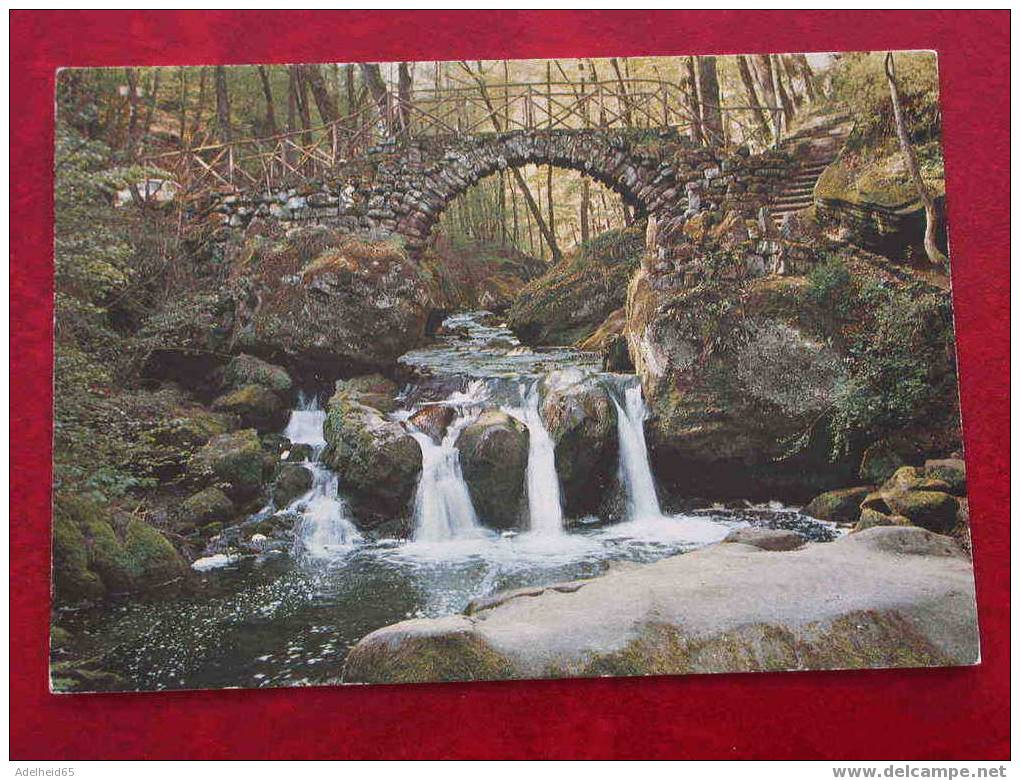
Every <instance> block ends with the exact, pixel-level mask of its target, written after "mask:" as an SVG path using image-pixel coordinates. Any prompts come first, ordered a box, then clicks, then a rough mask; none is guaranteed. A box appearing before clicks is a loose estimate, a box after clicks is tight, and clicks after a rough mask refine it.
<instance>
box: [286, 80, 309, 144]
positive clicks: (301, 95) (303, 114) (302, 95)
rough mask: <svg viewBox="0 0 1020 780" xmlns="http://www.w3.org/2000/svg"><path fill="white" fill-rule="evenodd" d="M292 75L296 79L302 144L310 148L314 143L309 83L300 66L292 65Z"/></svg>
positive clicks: (295, 100) (296, 98)
mask: <svg viewBox="0 0 1020 780" xmlns="http://www.w3.org/2000/svg"><path fill="white" fill-rule="evenodd" d="M291 74H292V78H293V79H294V105H295V106H296V107H297V115H298V118H299V119H300V120H301V129H302V130H303V131H304V132H303V133H301V143H302V144H304V145H305V146H308V145H309V144H311V142H312V134H311V133H310V132H309V131H310V130H311V129H312V112H311V108H310V107H309V105H308V82H307V81H305V77H304V73H303V72H302V70H301V66H300V65H291Z"/></svg>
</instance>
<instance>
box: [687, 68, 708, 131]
mask: <svg viewBox="0 0 1020 780" xmlns="http://www.w3.org/2000/svg"><path fill="white" fill-rule="evenodd" d="M687 102H688V103H689V104H690V107H691V139H692V140H693V141H695V142H696V143H699V144H703V143H705V131H704V128H703V127H702V126H701V101H700V100H699V98H698V77H697V74H696V72H695V66H694V57H688V58H687Z"/></svg>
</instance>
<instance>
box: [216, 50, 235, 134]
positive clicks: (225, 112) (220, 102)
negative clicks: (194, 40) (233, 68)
mask: <svg viewBox="0 0 1020 780" xmlns="http://www.w3.org/2000/svg"><path fill="white" fill-rule="evenodd" d="M215 78H216V124H217V127H218V129H219V133H220V140H221V141H223V143H230V140H231V138H232V137H233V131H232V130H231V128H230V93H229V92H228V91H227V71H226V69H225V68H224V67H223V66H222V65H217V66H216V70H215Z"/></svg>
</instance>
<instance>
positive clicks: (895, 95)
mask: <svg viewBox="0 0 1020 780" xmlns="http://www.w3.org/2000/svg"><path fill="white" fill-rule="evenodd" d="M885 76H886V78H887V79H888V81H889V94H890V96H891V97H892V105H893V116H894V117H895V119H896V134H897V135H898V136H899V138H900V149H901V150H902V151H903V156H904V157H905V158H906V162H907V171H908V172H909V173H910V178H911V179H913V180H914V187H915V188H916V189H917V195H918V197H919V198H920V199H921V203H922V204H924V221H925V225H924V251H925V254H927V255H928V260H930V261H931V262H932V263H933V264H935V265H939V266H942V267H944V268H948V267H949V259H948V258H947V257H946V256H945V255H944V254H942V251H941V250H940V249H939V248H938V246H937V245H936V243H935V234H936V233H937V232H938V213H937V212H936V210H935V198H934V197H933V196H932V194H931V190H930V189H928V185H927V184H925V182H924V179H923V178H922V176H921V166H920V165H919V164H918V162H917V153H916V152H915V151H914V146H913V144H911V143H910V132H909V130H908V129H907V120H906V117H905V116H904V115H903V105H902V102H901V100H900V90H899V87H898V85H897V83H896V62H895V60H894V59H893V55H892V52H888V53H887V54H886V55H885Z"/></svg>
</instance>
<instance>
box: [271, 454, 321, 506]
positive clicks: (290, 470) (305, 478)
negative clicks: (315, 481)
mask: <svg viewBox="0 0 1020 780" xmlns="http://www.w3.org/2000/svg"><path fill="white" fill-rule="evenodd" d="M311 489H312V472H310V471H309V470H308V469H306V468H305V467H304V466H298V465H296V464H291V463H281V464H280V466H279V468H278V469H277V471H276V478H275V479H274V480H273V504H274V505H275V506H276V508H277V509H283V508H284V507H286V506H290V504H291V502H292V501H294V499H296V498H297V497H298V496H301V495H304V494H305V493H307V492H308V491H309V490H311Z"/></svg>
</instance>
